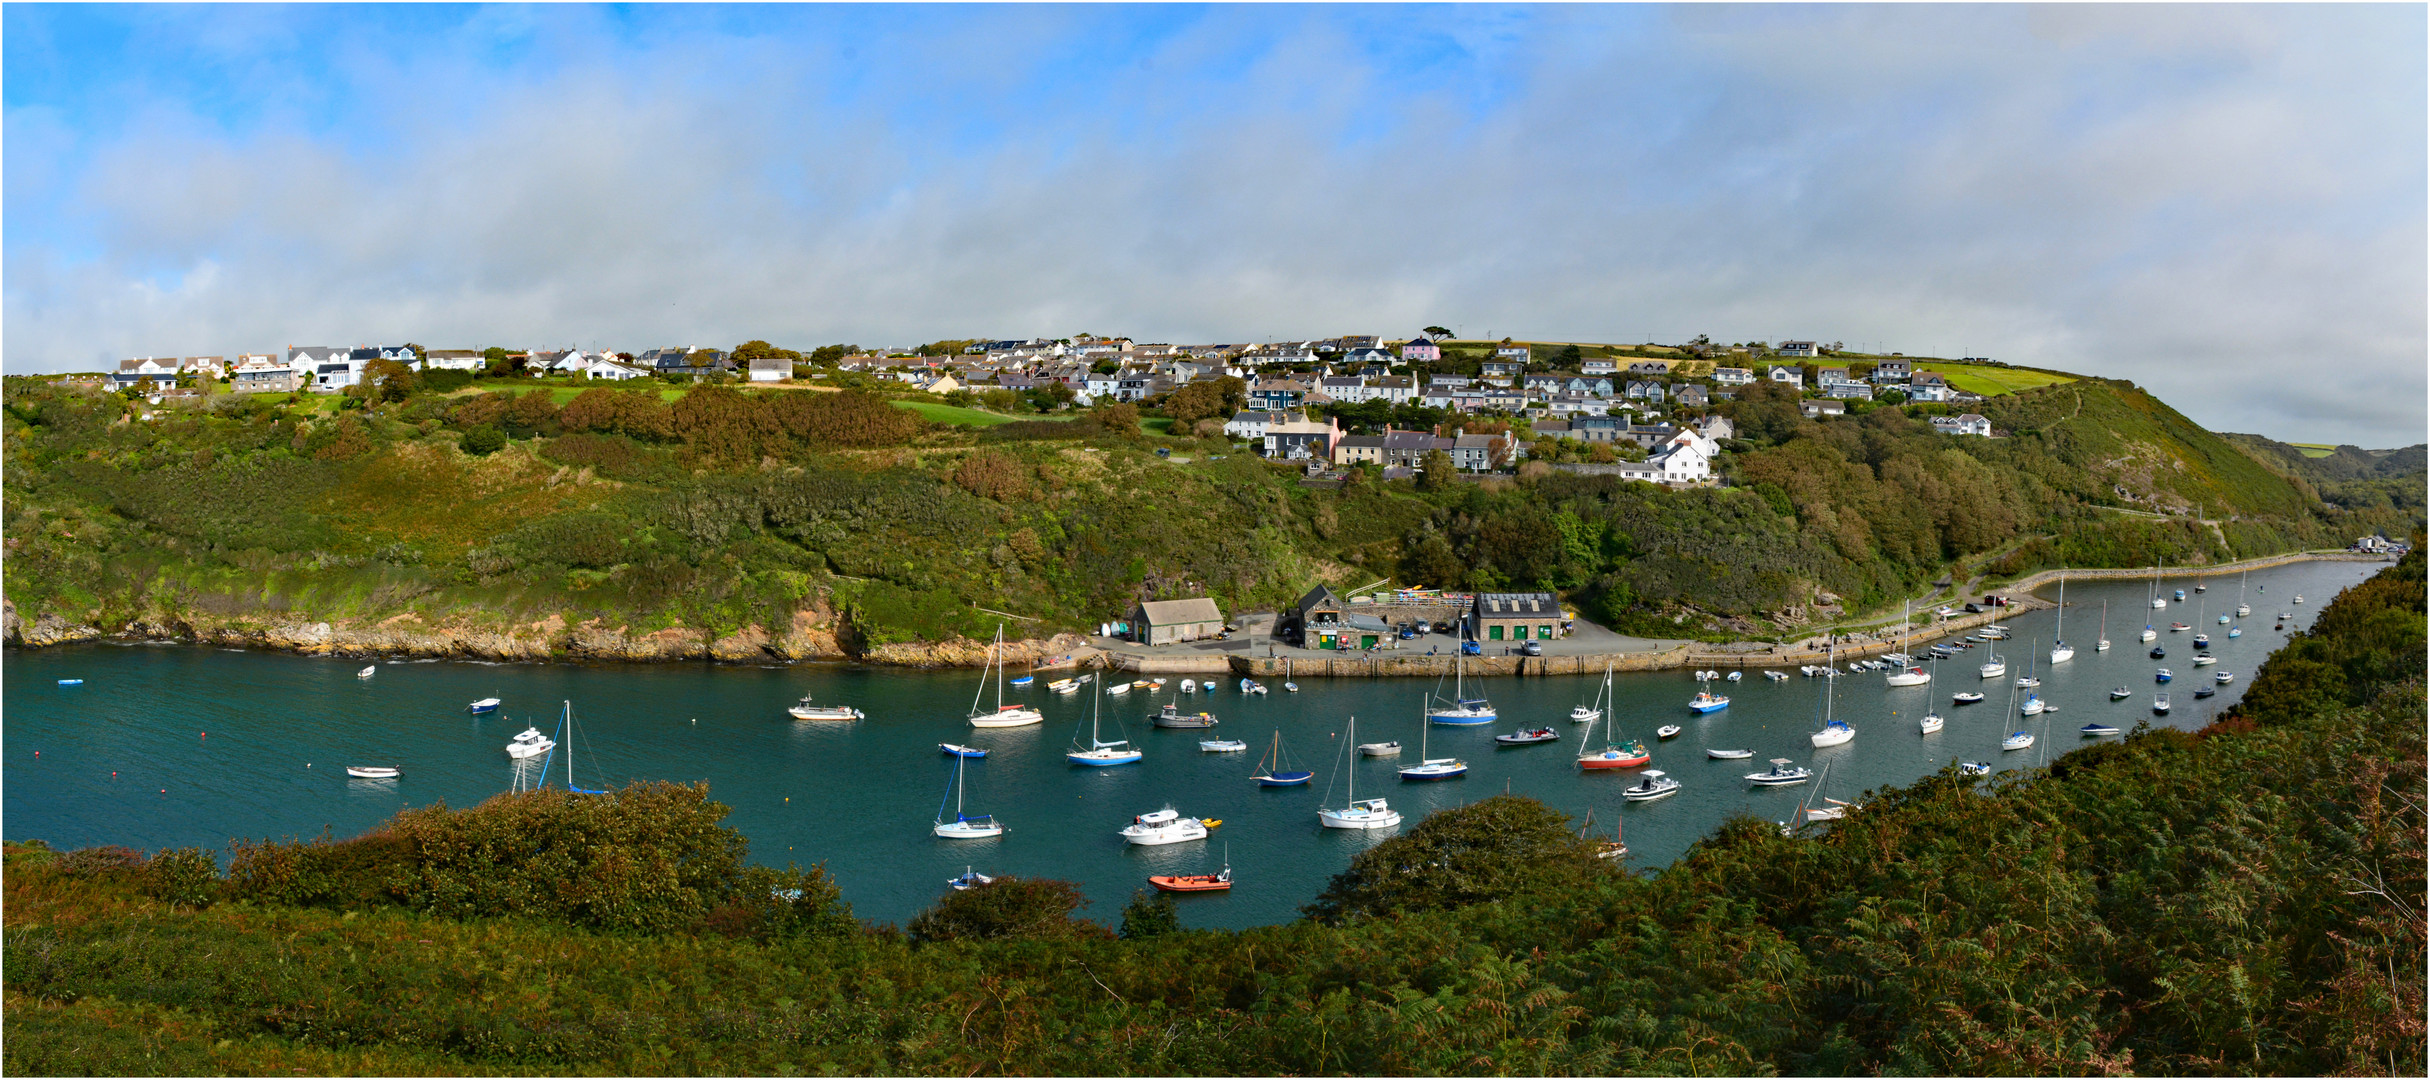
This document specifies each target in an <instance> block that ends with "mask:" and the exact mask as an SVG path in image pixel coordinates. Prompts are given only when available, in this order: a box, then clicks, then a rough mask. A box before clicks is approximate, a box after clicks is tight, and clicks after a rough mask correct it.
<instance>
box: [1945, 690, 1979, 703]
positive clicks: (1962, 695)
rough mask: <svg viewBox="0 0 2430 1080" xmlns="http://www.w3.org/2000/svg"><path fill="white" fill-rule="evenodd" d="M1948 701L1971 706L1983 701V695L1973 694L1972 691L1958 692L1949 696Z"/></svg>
mask: <svg viewBox="0 0 2430 1080" xmlns="http://www.w3.org/2000/svg"><path fill="white" fill-rule="evenodd" d="M1949 700H1951V701H1954V702H1957V703H1958V704H1960V705H1973V704H1977V703H1979V702H1981V701H1982V700H1983V695H1981V694H1978V693H1975V692H1974V691H1972V690H1960V691H1958V692H1957V693H1954V694H1951V695H1949Z"/></svg>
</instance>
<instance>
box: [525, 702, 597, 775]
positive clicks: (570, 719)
mask: <svg viewBox="0 0 2430 1080" xmlns="http://www.w3.org/2000/svg"><path fill="white" fill-rule="evenodd" d="M533 730H535V731H537V730H539V729H537V728H534V729H533ZM557 733H558V734H559V735H562V736H564V742H565V790H567V791H571V792H573V793H574V794H577V795H605V794H607V792H605V791H602V790H600V789H598V788H586V787H577V786H575V784H574V703H573V702H571V701H568V702H566V703H565V714H564V715H563V716H560V717H558V718H557ZM517 738H518V739H520V738H521V736H517ZM543 741H545V742H547V743H548V747H549V749H548V757H547V758H544V759H542V760H541V762H540V783H541V785H542V786H546V785H547V784H548V767H549V765H550V763H551V762H553V761H555V760H556V757H557V750H556V748H557V742H556V741H555V740H553V739H552V740H543ZM507 752H508V753H513V751H512V750H509V751H507Z"/></svg>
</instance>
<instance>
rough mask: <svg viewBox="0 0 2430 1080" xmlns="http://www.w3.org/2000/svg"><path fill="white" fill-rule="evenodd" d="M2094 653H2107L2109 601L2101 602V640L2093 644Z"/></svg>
mask: <svg viewBox="0 0 2430 1080" xmlns="http://www.w3.org/2000/svg"><path fill="white" fill-rule="evenodd" d="M2093 651H2094V652H2108V651H2109V601H2107V600H2103V601H2101V640H2099V641H2096V642H2093Z"/></svg>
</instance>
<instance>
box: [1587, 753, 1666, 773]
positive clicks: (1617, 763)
mask: <svg viewBox="0 0 2430 1080" xmlns="http://www.w3.org/2000/svg"><path fill="white" fill-rule="evenodd" d="M1653 760H1654V755H1652V754H1650V753H1648V754H1628V753H1623V752H1621V751H1618V750H1609V751H1605V752H1604V753H1601V754H1588V755H1586V756H1585V757H1582V758H1579V759H1578V767H1579V768H1581V769H1634V768H1636V767H1637V766H1639V765H1644V764H1646V763H1648V762H1651V761H1653Z"/></svg>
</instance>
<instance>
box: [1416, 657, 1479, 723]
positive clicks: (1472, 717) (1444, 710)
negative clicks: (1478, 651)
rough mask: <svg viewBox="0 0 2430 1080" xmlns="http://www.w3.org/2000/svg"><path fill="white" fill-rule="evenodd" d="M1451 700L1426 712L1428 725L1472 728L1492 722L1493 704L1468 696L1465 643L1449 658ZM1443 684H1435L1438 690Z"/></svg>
mask: <svg viewBox="0 0 2430 1080" xmlns="http://www.w3.org/2000/svg"><path fill="white" fill-rule="evenodd" d="M1451 678H1452V683H1451V686H1452V690H1451V700H1450V701H1446V702H1443V703H1442V704H1440V705H1436V706H1434V707H1432V708H1429V709H1427V710H1426V719H1427V721H1428V722H1430V723H1436V724H1451V725H1453V726H1455V727H1474V726H1476V725H1478V724H1490V723H1493V722H1494V711H1493V703H1492V702H1489V701H1486V700H1485V699H1484V698H1471V697H1469V696H1468V649H1467V647H1466V645H1465V643H1463V644H1462V647H1461V649H1460V651H1459V652H1456V653H1453V654H1452V656H1451ZM1442 685H1443V684H1441V683H1439V682H1438V683H1436V684H1435V686H1436V687H1437V688H1438V689H1439V688H1441V686H1442Z"/></svg>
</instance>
